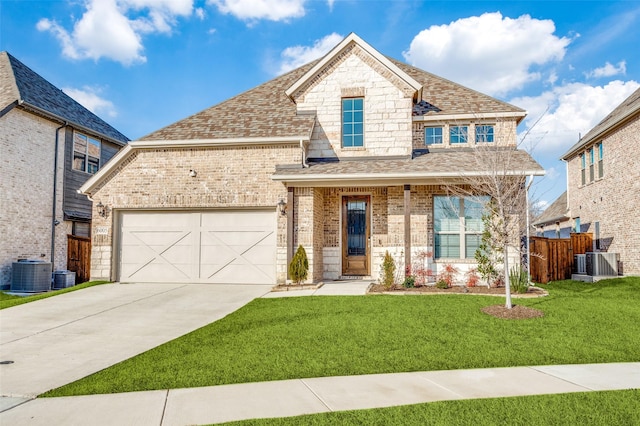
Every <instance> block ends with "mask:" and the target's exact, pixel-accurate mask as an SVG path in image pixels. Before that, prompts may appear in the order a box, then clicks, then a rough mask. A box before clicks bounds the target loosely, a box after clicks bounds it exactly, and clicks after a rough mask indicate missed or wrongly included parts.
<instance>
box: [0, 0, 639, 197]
mask: <svg viewBox="0 0 640 426" xmlns="http://www.w3.org/2000/svg"><path fill="white" fill-rule="evenodd" d="M350 32H355V33H357V34H358V35H359V36H360V37H362V38H363V39H364V40H366V41H367V42H368V43H369V44H371V45H372V46H373V47H375V48H376V49H378V50H379V51H380V52H382V53H383V54H385V55H388V56H391V57H394V58H396V59H399V60H402V61H405V62H407V63H410V64H412V65H416V66H418V67H420V68H423V69H425V70H427V71H430V72H432V73H434V74H437V75H440V76H442V77H445V78H448V79H451V80H453V81H456V82H458V83H461V84H464V85H466V86H468V87H471V88H473V89H476V90H479V91H481V92H484V93H487V94H489V95H492V96H495V97H497V98H498V99H502V100H505V101H507V102H511V103H513V104H514V105H516V106H519V107H521V108H524V109H526V110H527V111H528V113H529V115H528V117H527V119H526V120H525V121H524V122H523V123H522V124H521V125H520V127H519V129H518V130H519V134H520V137H522V136H523V135H525V134H527V137H526V138H525V139H524V141H523V142H522V146H523V148H525V149H528V150H529V151H530V152H531V153H532V155H533V156H534V158H536V160H537V161H538V162H539V163H540V164H542V166H543V167H544V168H545V169H546V170H547V176H546V177H545V178H542V179H538V181H537V182H536V184H535V185H534V192H535V194H534V198H536V199H538V200H539V201H540V203H541V205H545V204H548V203H551V202H552V201H553V200H554V199H555V198H556V197H557V196H558V195H560V194H561V193H562V192H563V191H564V189H565V186H566V182H565V168H564V164H563V163H562V162H561V161H560V160H559V157H560V156H561V155H562V154H563V153H564V152H565V151H566V150H567V149H568V148H569V147H570V146H571V145H573V144H574V143H575V142H576V141H577V140H578V137H579V135H580V134H585V133H586V132H587V131H588V130H589V129H591V128H592V127H593V126H594V125H595V124H597V123H598V122H599V121H600V120H601V119H602V118H603V117H604V116H606V115H607V114H608V113H609V112H610V111H611V110H612V109H613V108H614V107H616V106H617V105H618V104H619V103H620V102H621V101H622V100H624V99H625V98H626V97H627V96H629V95H630V94H631V93H632V92H633V91H634V90H635V89H637V88H638V87H640V47H639V46H640V1H582V2H578V1H504V2H502V1H447V2H440V1H400V0H396V1H365V0H359V1H355V0H354V1H351V0H314V1H311V0H71V1H63V0H56V1H37V0H33V1H32V0H18V1H13V0H0V50H6V51H8V52H9V53H11V54H12V55H14V56H15V57H17V58H18V59H19V60H21V61H22V62H24V63H25V64H26V65H27V66H29V67H30V68H32V69H33V70H34V71H36V72H37V73H39V74H40V75H42V76H43V77H44V78H46V79H47V80H49V81H50V82H51V83H53V84H54V85H56V86H57V87H59V88H61V89H63V90H64V91H65V92H66V93H67V94H69V95H70V96H72V97H74V98H75V99H76V100H78V101H79V102H80V103H82V104H83V105H85V106H86V107H87V108H89V109H90V110H92V111H94V112H95V113H96V114H98V115H99V116H101V117H102V118H104V119H105V120H106V121H107V122H109V123H110V124H112V125H113V126H114V127H115V128H117V129H118V130H120V131H121V132H123V133H124V134H125V135H127V136H128V137H129V138H131V139H136V138H139V137H141V136H144V135H145V134H147V133H150V132H152V131H154V130H157V129H159V128H161V127H164V126H166V125H168V124H171V123H173V122H175V121H178V120H180V119H182V118H185V117H187V116H189V115H191V114H193V113H195V112H198V111H200V110H202V109H205V108H207V107H209V106H212V105H214V104H217V103H219V102H221V101H223V100H225V99H227V98H229V97H231V96H234V95H236V94H238V93H241V92H244V91H246V90H248V89H250V88H252V87H255V86H257V85H258V84H261V83H263V82H265V81H267V80H270V79H271V78H274V77H275V76H277V75H279V74H281V73H282V72H284V71H286V70H289V69H292V68H295V67H297V66H299V65H302V64H304V63H306V62H308V61H310V60H312V59H315V58H316V57H319V56H321V55H322V54H323V53H325V52H326V51H327V50H328V49H330V48H331V47H333V46H334V45H335V44H337V43H338V42H339V41H340V40H341V39H342V38H343V37H344V36H346V35H348V34H349V33H350ZM256 113H257V114H259V111H256ZM535 122H537V124H536V125H535V126H534V125H533V124H534V123H535Z"/></svg>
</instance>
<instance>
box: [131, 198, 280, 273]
mask: <svg viewBox="0 0 640 426" xmlns="http://www.w3.org/2000/svg"><path fill="white" fill-rule="evenodd" d="M275 224H276V217H275V212H274V211H258V210H236V211H227V210H224V211H221V210H218V211H206V212H123V213H122V215H121V217H120V248H121V250H120V281H121V282H192V283H220V284H234V283H239V284H274V283H275V269H276V267H275V260H276V233H275Z"/></svg>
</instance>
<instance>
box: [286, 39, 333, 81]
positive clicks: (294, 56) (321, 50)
mask: <svg viewBox="0 0 640 426" xmlns="http://www.w3.org/2000/svg"><path fill="white" fill-rule="evenodd" d="M343 38H344V37H343V36H341V35H340V34H336V33H331V34H329V35H326V36H324V37H323V38H321V39H320V40H316V41H315V42H314V43H313V45H312V46H300V45H298V46H291V47H287V48H286V49H284V50H283V51H282V53H281V54H280V56H281V57H282V63H281V64H280V69H279V70H278V74H284V73H285V72H288V71H291V70H293V69H296V68H298V67H299V66H302V65H304V64H306V63H309V62H311V61H313V60H314V59H318V58H320V57H322V56H324V55H325V54H327V53H328V52H329V51H330V50H331V49H333V48H334V47H335V46H336V45H337V44H338V43H340V42H341V41H342V39H343Z"/></svg>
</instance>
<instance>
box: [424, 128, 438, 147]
mask: <svg viewBox="0 0 640 426" xmlns="http://www.w3.org/2000/svg"><path fill="white" fill-rule="evenodd" d="M424 143H425V145H437V144H441V143H442V126H439V127H425V129H424Z"/></svg>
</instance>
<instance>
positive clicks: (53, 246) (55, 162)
mask: <svg viewBox="0 0 640 426" xmlns="http://www.w3.org/2000/svg"><path fill="white" fill-rule="evenodd" d="M67 126H68V123H67V122H66V121H65V122H64V123H63V124H62V126H60V127H58V128H57V129H56V143H55V151H54V154H53V206H52V208H51V271H52V272H53V271H54V270H55V262H54V261H55V253H56V226H58V224H59V223H60V222H58V221H57V220H56V204H57V202H58V200H57V198H56V192H57V190H58V146H59V145H60V137H59V135H60V129H64V128H65V127H67Z"/></svg>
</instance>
